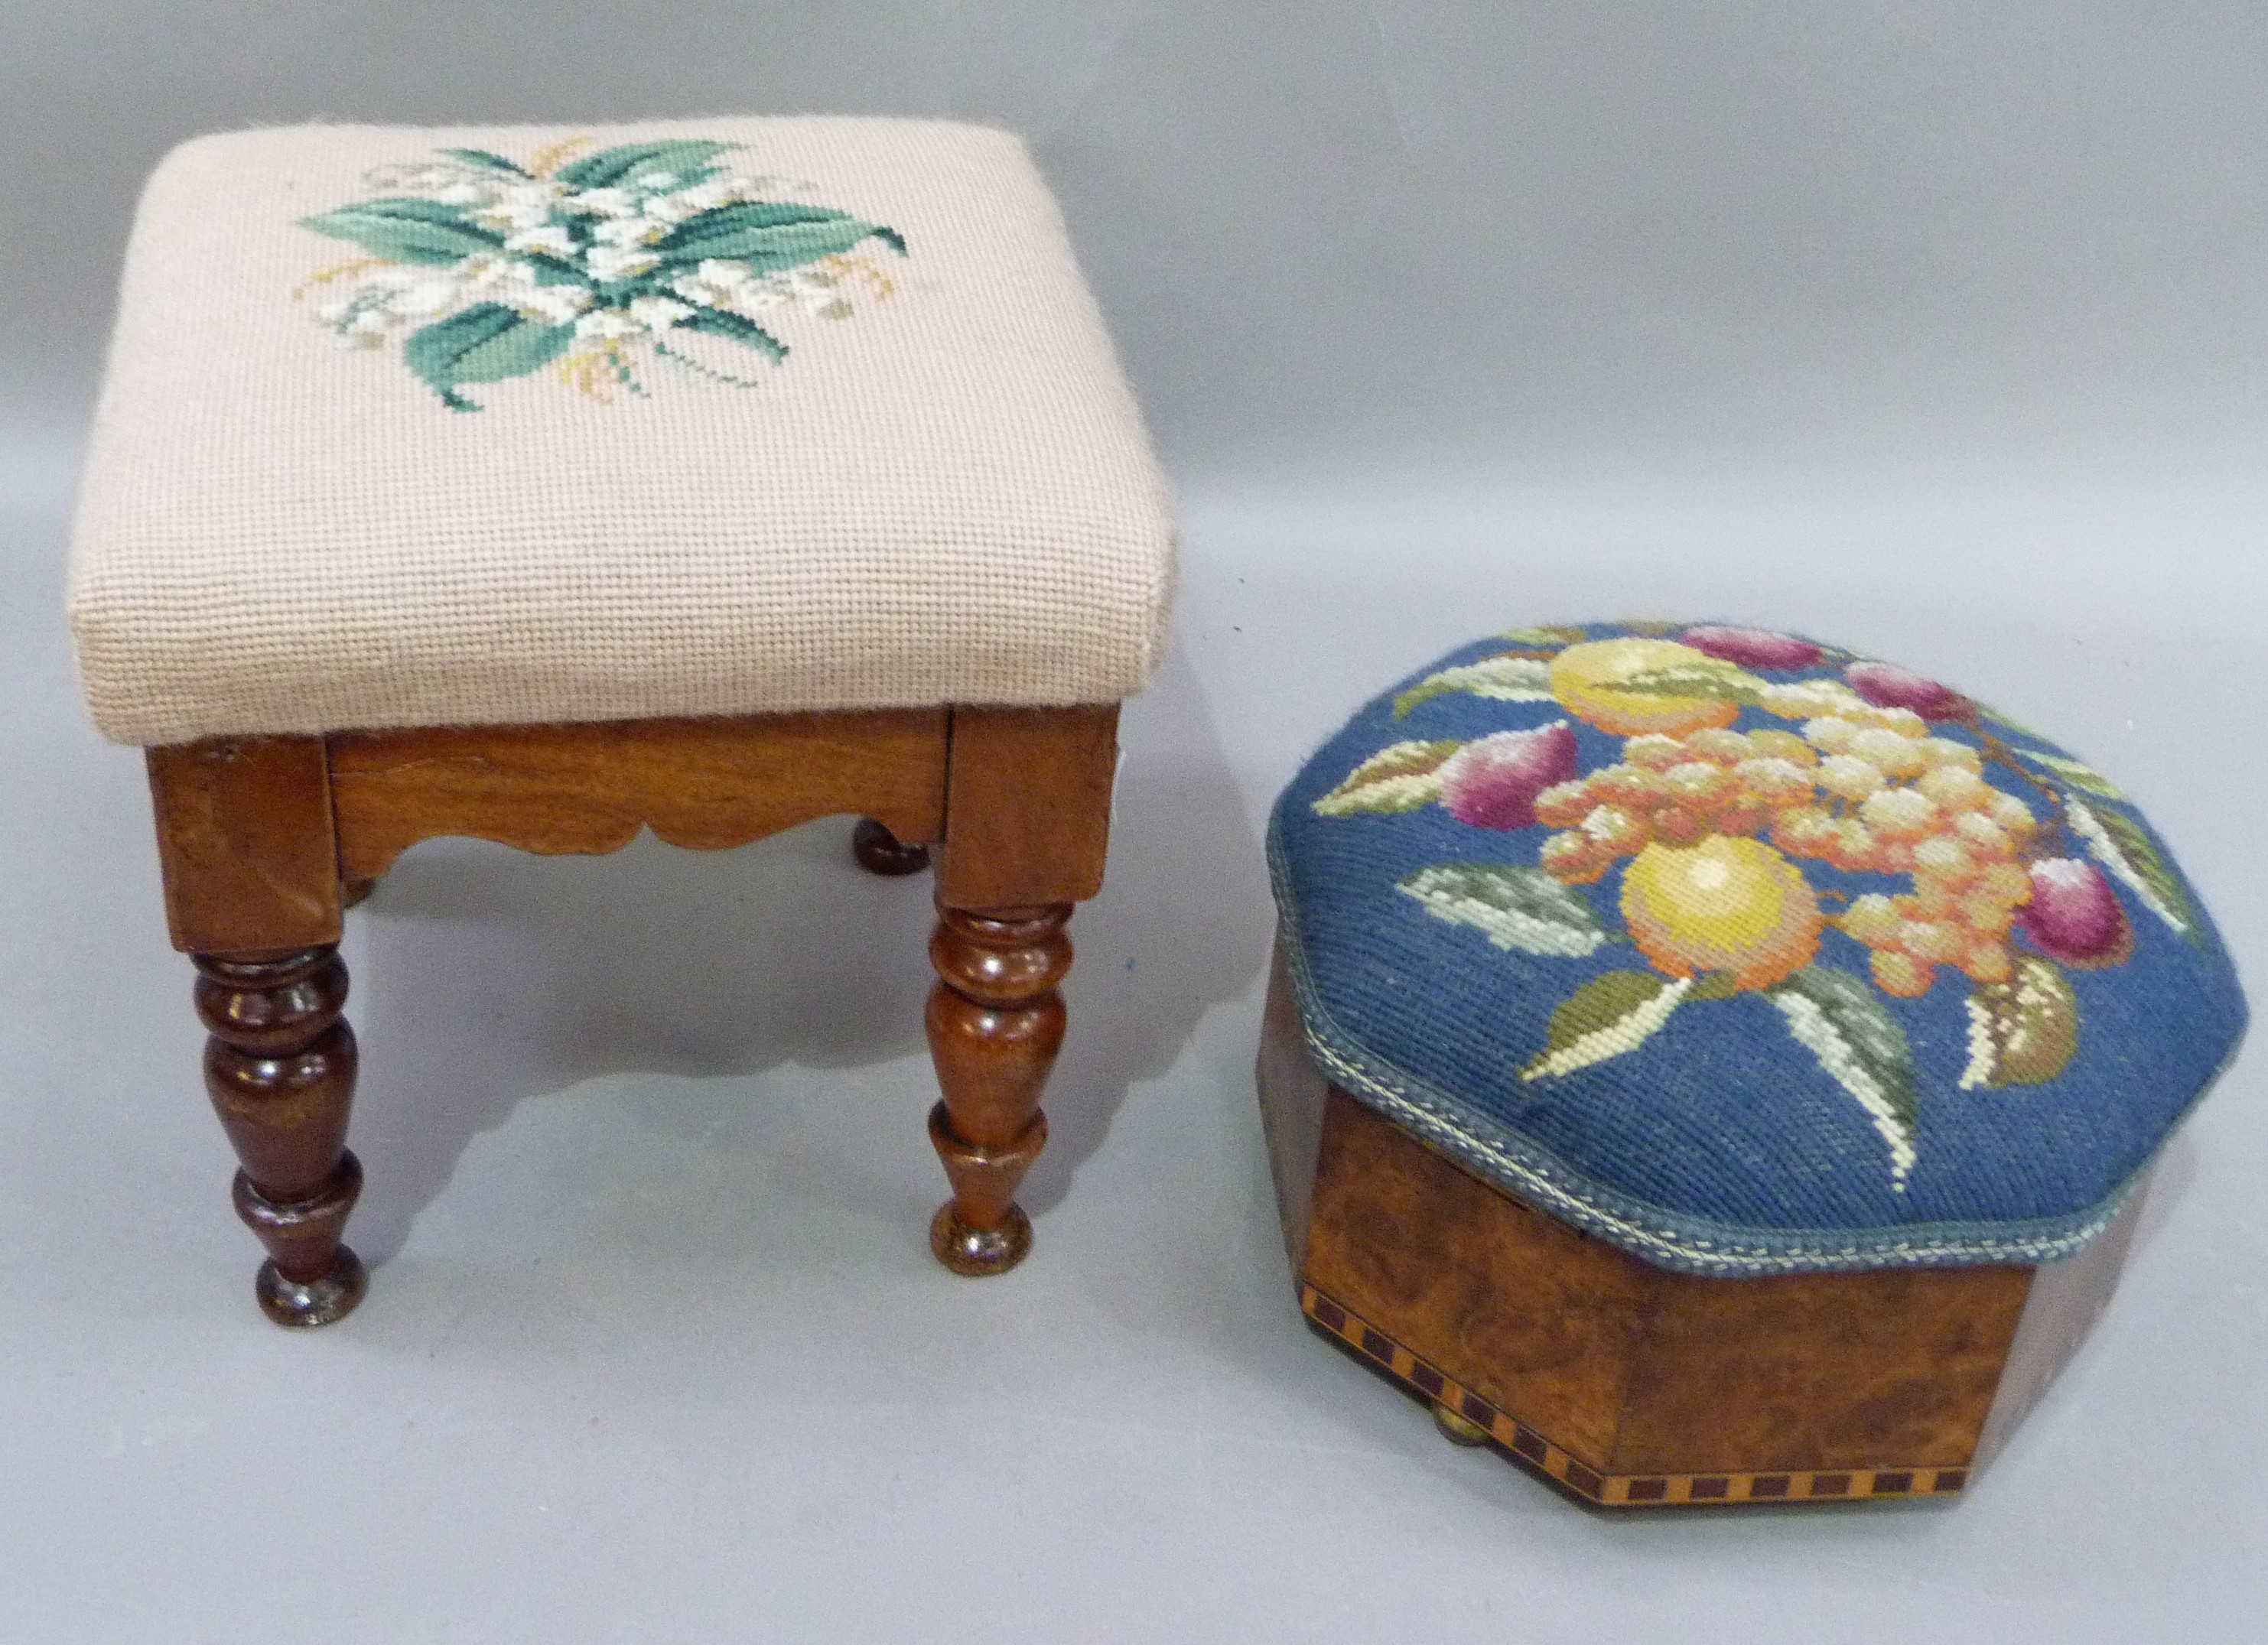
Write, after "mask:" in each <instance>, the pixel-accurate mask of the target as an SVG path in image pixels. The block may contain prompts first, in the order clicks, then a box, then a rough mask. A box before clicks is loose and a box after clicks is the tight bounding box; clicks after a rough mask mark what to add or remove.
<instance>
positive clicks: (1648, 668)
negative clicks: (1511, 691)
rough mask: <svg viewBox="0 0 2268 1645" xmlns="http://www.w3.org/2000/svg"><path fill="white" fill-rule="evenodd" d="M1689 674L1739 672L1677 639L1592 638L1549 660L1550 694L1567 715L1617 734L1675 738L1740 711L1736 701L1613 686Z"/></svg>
mask: <svg viewBox="0 0 2268 1645" xmlns="http://www.w3.org/2000/svg"><path fill="white" fill-rule="evenodd" d="M1689 672H1690V673H1693V674H1696V675H1698V676H1701V677H1704V678H1706V677H1709V676H1712V675H1717V674H1725V675H1730V676H1734V677H1738V676H1739V675H1740V674H1741V671H1740V670H1739V669H1738V668H1735V667H1734V666H1733V665H1730V664H1727V663H1722V662H1719V661H1718V660H1717V659H1716V658H1715V657H1711V656H1709V655H1708V654H1707V653H1706V652H1703V651H1697V650H1694V649H1693V648H1692V647H1691V646H1690V645H1680V644H1679V643H1677V642H1676V641H1675V640H1644V639H1620V640H1590V641H1587V642H1585V643H1583V644H1581V645H1571V646H1569V647H1568V648H1567V649H1566V650H1564V651H1562V652H1560V653H1559V655H1558V656H1557V657H1554V658H1552V659H1551V694H1552V695H1553V696H1555V697H1557V699H1558V700H1559V701H1560V703H1561V704H1562V705H1563V706H1564V707H1565V709H1567V711H1568V712H1569V713H1570V714H1572V715H1574V716H1577V717H1578V718H1580V719H1582V720H1584V721H1587V723H1590V724H1593V725H1595V726H1597V727H1598V728H1599V729H1600V730H1601V731H1609V732H1611V733H1612V734H1614V735H1615V736H1616V737H1637V736H1639V735H1641V734H1643V733H1645V732H1647V731H1661V732H1663V733H1666V734H1667V735H1668V736H1671V737H1679V736H1683V735H1684V734H1685V733H1686V732H1688V731H1700V730H1702V729H1703V728H1704V727H1707V726H1718V725H1730V724H1731V723H1733V721H1734V719H1735V718H1737V717H1738V716H1739V715H1740V712H1741V706H1740V704H1739V703H1737V702H1727V701H1719V700H1718V699H1717V698H1714V697H1677V696H1665V695H1662V694H1660V693H1658V692H1653V691H1623V690H1617V689H1616V687H1617V686H1618V685H1619V684H1621V683H1622V682H1624V681H1625V680H1633V679H1640V678H1642V677H1644V676H1646V675H1650V674H1652V675H1658V674H1664V673H1678V674H1684V673H1689Z"/></svg>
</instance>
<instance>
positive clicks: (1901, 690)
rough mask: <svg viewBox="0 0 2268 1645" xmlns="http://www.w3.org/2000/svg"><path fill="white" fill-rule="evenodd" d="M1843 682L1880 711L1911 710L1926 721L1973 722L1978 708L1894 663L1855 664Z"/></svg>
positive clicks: (1946, 689)
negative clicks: (1848, 683) (1846, 681)
mask: <svg viewBox="0 0 2268 1645" xmlns="http://www.w3.org/2000/svg"><path fill="white" fill-rule="evenodd" d="M1843 678H1844V679H1846V680H1848V681H1849V682H1850V684H1851V689H1852V690H1853V691H1855V692H1857V693H1858V694H1859V695H1860V696H1862V697H1864V698H1865V699H1866V700H1867V701H1869V702H1871V703H1873V704H1874V706H1875V707H1876V708H1878V709H1912V710H1913V711H1914V712H1915V713H1916V714H1918V715H1920V716H1921V717H1922V718H1924V719H1925V720H1970V719H1974V718H1975V717H1976V715H1977V705H1976V704H1975V703H1973V702H1971V701H1969V699H1968V698H1966V697H1964V696H1962V694H1960V693H1959V692H1957V691H1955V689H1954V688H1953V687H1950V686H1940V685H1939V684H1938V683H1937V681H1935V680H1933V679H1926V678H1924V677H1923V676H1922V675H1919V674H1917V673H1915V672H1913V671H1912V670H1911V669H1910V668H1900V667H1899V666H1898V665H1896V664H1895V663H1853V664H1852V665H1851V666H1850V667H1848V668H1846V669H1845V670H1844V671H1843Z"/></svg>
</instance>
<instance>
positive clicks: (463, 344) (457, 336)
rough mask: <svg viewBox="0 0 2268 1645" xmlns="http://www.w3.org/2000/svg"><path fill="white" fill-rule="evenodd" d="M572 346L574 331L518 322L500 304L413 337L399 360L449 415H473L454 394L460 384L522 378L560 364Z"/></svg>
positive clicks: (442, 322) (479, 305)
mask: <svg viewBox="0 0 2268 1645" xmlns="http://www.w3.org/2000/svg"><path fill="white" fill-rule="evenodd" d="M574 340H575V328H574V327H572V326H549V325H546V324H544V323H543V322H542V321H541V320H532V319H521V318H520V317H519V314H518V313H516V312H514V311H512V310H511V309H509V308H506V307H505V306H504V305H503V304H501V303H476V304H475V305H473V306H472V307H470V308H468V309H464V310H461V311H460V312H457V313H454V314H452V315H450V316H449V318H448V319H443V320H436V321H435V322H434V323H433V324H432V325H431V326H428V327H424V328H423V330H421V331H416V332H413V333H412V334H410V336H409V339H408V340H407V341H404V342H403V343H402V345H401V357H402V359H403V361H404V362H405V363H407V364H408V365H409V369H410V370H411V371H415V372H416V373H417V375H418V376H420V377H422V378H424V379H425V380H426V381H427V382H428V383H431V385H432V386H433V387H434V388H435V390H436V391H438V393H439V394H440V396H441V399H442V401H443V403H445V404H446V405H447V406H448V407H449V408H451V409H453V410H456V411H477V410H479V409H480V408H479V406H478V405H477V404H475V402H474V401H472V400H467V399H466V398H465V397H464V396H463V395H461V394H460V393H457V392H456V390H457V385H458V384H460V383H496V382H501V381H503V380H504V378H508V377H521V376H525V375H526V374H527V373H528V372H530V371H534V370H535V369H536V368H537V367H539V366H541V365H543V364H546V363H548V362H549V361H552V360H555V359H556V358H558V357H559V356H560V355H562V354H563V353H565V352H566V350H567V346H568V344H570V343H571V342H572V341H574Z"/></svg>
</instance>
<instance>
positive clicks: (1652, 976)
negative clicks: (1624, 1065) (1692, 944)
mask: <svg viewBox="0 0 2268 1645" xmlns="http://www.w3.org/2000/svg"><path fill="white" fill-rule="evenodd" d="M1692 986H1693V980H1692V979H1691V978H1690V977H1680V978H1679V979H1677V980H1675V981H1674V982H1673V981H1671V980H1669V979H1668V978H1667V977H1664V976H1662V975H1661V974H1660V973H1656V972H1652V971H1609V972H1608V973H1606V974H1605V975H1604V976H1601V977H1594V978H1592V979H1591V980H1589V981H1588V982H1587V983H1585V984H1584V985H1583V986H1582V987H1581V988H1578V989H1576V990H1575V991H1574V993H1572V994H1571V995H1568V996H1567V997H1566V998H1565V999H1564V1000H1562V1001H1561V1002H1559V1007H1558V1009H1557V1010H1555V1011H1553V1012H1552V1013H1551V1026H1550V1030H1549V1031H1548V1032H1546V1034H1545V1036H1544V1051H1543V1055H1542V1056H1540V1057H1537V1058H1536V1059H1535V1061H1533V1062H1530V1063H1529V1064H1528V1066H1527V1067H1526V1068H1524V1069H1521V1071H1520V1077H1521V1078H1522V1079H1523V1080H1540V1079H1544V1078H1548V1077H1550V1076H1553V1075H1557V1074H1571V1073H1572V1072H1573V1071H1574V1070H1575V1069H1580V1068H1588V1067H1589V1066H1590V1065H1591V1064H1592V1063H1594V1062H1603V1061H1606V1060H1607V1059H1608V1058H1609V1057H1618V1056H1620V1055H1622V1054H1624V1052H1626V1051H1635V1050H1637V1049H1638V1046H1640V1045H1641V1044H1643V1043H1644V1042H1645V1041H1646V1040H1647V1039H1651V1038H1653V1034H1654V1033H1655V1032H1656V1031H1657V1030H1659V1029H1660V1028H1661V1025H1662V1024H1664V1023H1666V1022H1668V1020H1669V1014H1670V1012H1672V1011H1674V1010H1676V1009H1677V1002H1679V1001H1680V1000H1682V999H1683V998H1684V997H1685V994H1686V991H1687V990H1688V989H1689V988H1692Z"/></svg>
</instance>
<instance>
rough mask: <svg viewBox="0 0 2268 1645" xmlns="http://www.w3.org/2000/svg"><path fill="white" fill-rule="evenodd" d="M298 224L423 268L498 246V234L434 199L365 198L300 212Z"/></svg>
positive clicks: (384, 257)
mask: <svg viewBox="0 0 2268 1645" xmlns="http://www.w3.org/2000/svg"><path fill="white" fill-rule="evenodd" d="M299 226H300V227H301V228H303V229H313V230H314V231H315V232H316V233H318V234H328V235H329V236H330V237H331V238H332V239H335V240H351V241H353V242H354V243H355V244H356V245H357V246H361V247H362V248H363V249H364V250H365V251H366V252H368V253H370V254H371V255H372V256H373V257H376V258H379V259H381V260H383V261H387V262H396V263H419V264H423V265H424V266H426V267H428V268H438V267H440V266H441V265H443V264H445V263H453V262H458V261H462V260H463V259H465V258H467V257H475V256H479V255H481V254H482V253H493V252H497V251H500V250H502V249H503V247H504V236H502V235H501V234H492V233H490V231H488V230H486V229H484V228H482V227H480V226H479V225H478V224H472V223H468V222H466V221H465V216H464V213H463V212H461V211H460V210H459V209H457V208H456V207H455V206H448V205H443V204H442V203H441V202H439V201H438V200H365V201H364V202H362V203H361V204H360V205H356V206H341V207H340V208H339V209H337V210H335V211H326V212H323V213H321V214H320V215H319V216H316V217H302V218H300V219H299Z"/></svg>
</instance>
